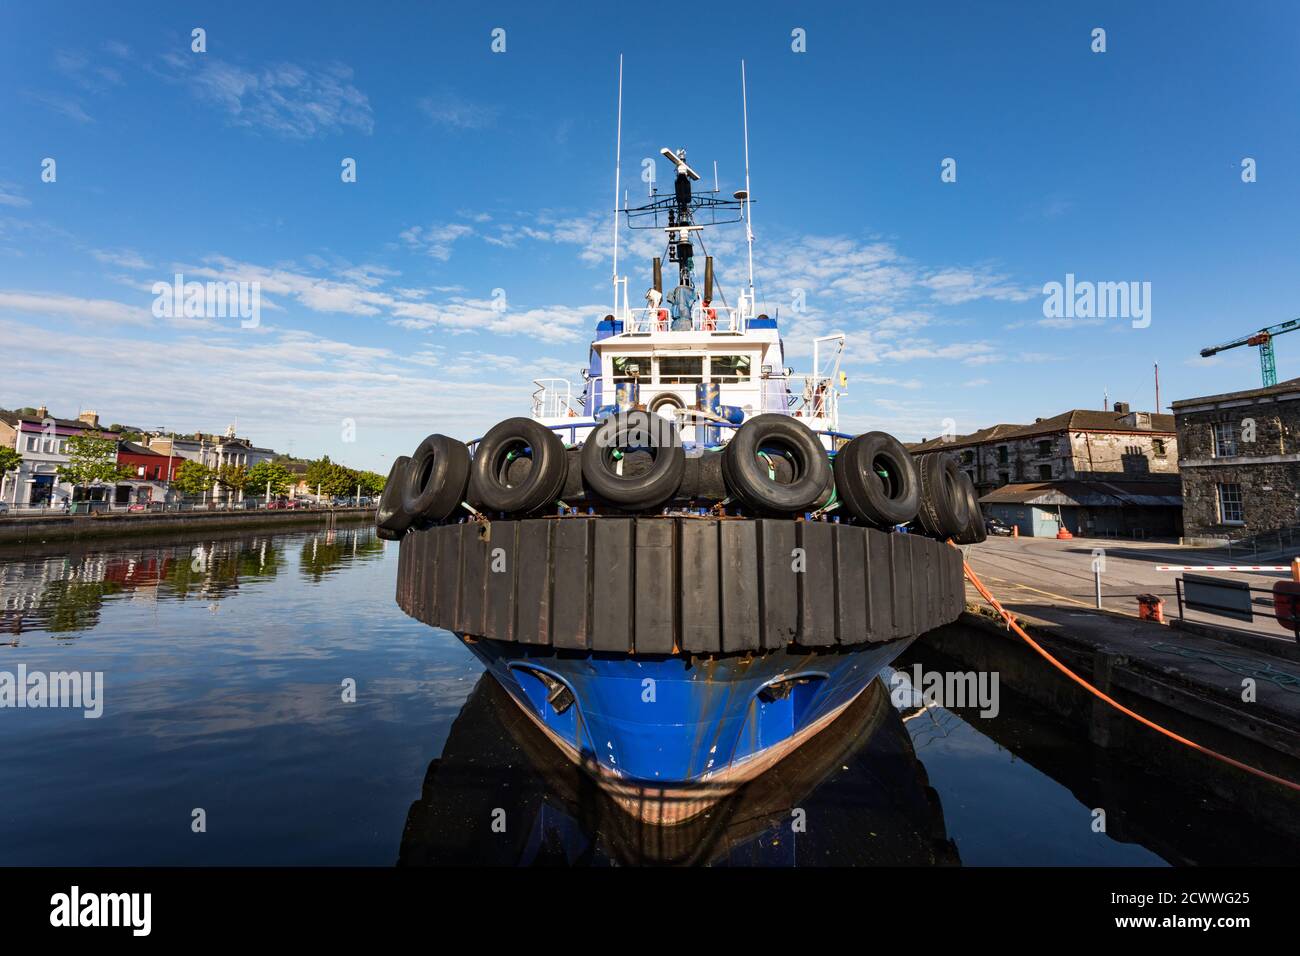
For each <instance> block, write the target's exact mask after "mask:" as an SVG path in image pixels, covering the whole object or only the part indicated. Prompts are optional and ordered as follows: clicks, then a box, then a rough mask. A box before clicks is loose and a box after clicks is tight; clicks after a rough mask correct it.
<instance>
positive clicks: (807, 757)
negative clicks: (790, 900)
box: [398, 675, 960, 866]
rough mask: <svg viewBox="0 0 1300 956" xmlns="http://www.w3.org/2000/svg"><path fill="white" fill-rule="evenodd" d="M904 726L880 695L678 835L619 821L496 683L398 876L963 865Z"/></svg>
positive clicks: (449, 752)
mask: <svg viewBox="0 0 1300 956" xmlns="http://www.w3.org/2000/svg"><path fill="white" fill-rule="evenodd" d="M959 862H960V861H959V859H958V856H957V849H956V847H955V845H954V844H953V842H952V841H951V840H950V839H949V838H948V835H947V833H946V830H945V826H944V820H943V809H942V807H941V806H940V804H939V799H938V795H937V794H936V793H935V792H934V790H933V789H932V788H931V787H930V786H929V783H928V780H927V778H926V774H925V768H924V767H923V766H922V765H921V764H920V762H919V761H918V760H917V758H916V754H915V752H914V751H913V749H912V740H911V737H910V736H909V735H908V733H907V729H906V727H905V726H904V724H903V720H902V717H901V716H900V714H899V713H898V711H896V710H895V709H894V707H893V705H892V704H891V703H890V700H889V694H888V692H887V690H886V688H885V687H884V685H883V684H882V683H881V682H880V681H879V680H877V681H875V682H874V683H873V684H872V685H871V686H870V687H868V688H867V690H866V691H864V692H863V693H862V694H860V695H859V696H858V698H857V699H856V700H855V701H854V702H853V703H852V704H851V705H850V706H849V707H848V708H847V709H846V710H845V711H844V712H843V714H841V715H840V716H839V718H838V719H837V720H836V721H835V722H834V723H833V724H831V726H829V727H828V728H827V729H826V730H824V731H823V732H822V733H820V734H818V735H817V736H816V737H814V738H813V739H812V740H810V741H809V742H808V743H806V744H805V745H804V746H802V747H800V748H799V749H798V750H796V751H795V752H794V753H793V754H791V755H790V756H788V757H786V758H785V759H784V760H782V761H781V762H780V763H779V764H777V765H776V766H775V767H773V768H772V769H771V770H769V771H767V772H766V773H764V774H763V775H761V776H759V777H758V778H756V779H754V780H753V781H750V782H749V783H748V784H746V785H744V786H743V787H742V788H741V789H740V790H739V791H738V792H737V793H735V794H734V795H732V796H730V797H727V798H724V799H723V800H721V801H719V802H718V803H717V804H716V805H714V806H713V807H712V808H711V809H710V810H708V811H706V812H705V813H702V814H700V815H699V816H696V817H694V818H693V819H691V820H690V821H688V822H686V823H683V824H680V825H677V826H671V827H663V826H656V825H654V824H648V823H644V822H642V821H640V820H638V819H636V818H634V817H633V816H631V815H629V814H628V813H626V812H625V811H624V810H622V809H620V807H619V806H618V804H617V803H615V802H614V800H612V799H611V798H610V797H608V796H606V795H605V794H604V793H603V792H602V791H601V790H600V788H599V787H598V786H597V785H596V783H595V781H594V780H593V779H592V777H591V775H590V774H588V773H585V772H584V771H583V770H582V768H580V767H578V766H575V765H574V764H573V763H572V762H570V761H569V760H568V759H567V758H566V757H565V756H564V755H563V754H561V753H560V752H559V751H558V750H557V749H556V748H555V747H554V746H553V745H552V744H551V743H550V741H548V740H547V739H546V737H545V736H543V734H542V733H541V732H540V731H539V730H538V729H537V727H536V726H534V725H533V723H532V722H531V721H530V720H529V719H528V718H527V717H526V716H525V715H524V714H523V713H522V712H521V711H520V710H519V708H518V707H517V706H516V705H515V703H514V702H513V701H512V700H511V699H510V697H509V695H508V694H507V693H506V692H505V691H504V690H502V689H501V687H500V685H499V684H498V683H497V682H496V681H495V680H494V679H493V678H492V677H491V676H490V675H484V676H483V677H481V678H480V679H479V682H478V684H477V686H476V687H475V688H474V691H473V692H472V693H471V695H470V697H469V699H468V700H467V701H466V703H465V706H464V708H463V709H462V710H461V712H460V714H459V716H458V717H457V718H456V720H455V722H454V723H453V724H452V727H451V731H450V734H449V736H448V738H447V742H446V744H445V746H444V747H443V751H442V756H441V757H440V758H437V759H435V760H434V761H433V762H432V763H431V764H430V765H429V769H428V772H427V773H426V774H425V778H424V789H423V792H422V794H421V795H420V799H418V800H417V801H415V802H414V803H413V804H411V809H410V811H409V813H408V814H407V819H406V828H405V830H404V831H403V833H402V844H401V850H400V855H399V858H398V865H399V866H421V865H434V866H446V865H455V864H495V865H506V866H512V865H518V866H538V865H559V866H566V865H569V866H573V865H595V866H602V865H603V866H609V865H642V864H647V865H654V864H668V865H700V864H711V865H737V864H743V865H769V866H794V865H799V866H808V865H933V864H957V863H959Z"/></svg>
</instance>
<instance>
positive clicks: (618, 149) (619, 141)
mask: <svg viewBox="0 0 1300 956" xmlns="http://www.w3.org/2000/svg"><path fill="white" fill-rule="evenodd" d="M622 160H623V54H622V53H620V54H619V55H618V132H617V133H616V134H615V139H614V315H615V316H617V315H618V190H619V172H620V170H621V168H622V164H623V163H622Z"/></svg>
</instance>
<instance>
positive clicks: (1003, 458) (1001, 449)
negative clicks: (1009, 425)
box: [998, 445, 1009, 465]
mask: <svg viewBox="0 0 1300 956" xmlns="http://www.w3.org/2000/svg"><path fill="white" fill-rule="evenodd" d="M1008 460H1009V457H1008V454H1007V446H1006V445H999V446H998V464H999V465H1005V464H1006V463H1007V461H1008Z"/></svg>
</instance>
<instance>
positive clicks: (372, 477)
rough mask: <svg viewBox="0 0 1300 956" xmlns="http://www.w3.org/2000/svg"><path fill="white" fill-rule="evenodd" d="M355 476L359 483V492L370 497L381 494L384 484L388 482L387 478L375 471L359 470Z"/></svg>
mask: <svg viewBox="0 0 1300 956" xmlns="http://www.w3.org/2000/svg"><path fill="white" fill-rule="evenodd" d="M357 478H358V479H359V481H360V484H361V493H362V494H363V495H369V496H370V497H371V498H374V497H376V496H377V495H379V494H381V493H382V492H383V490H384V485H385V484H387V483H388V479H387V478H386V477H385V476H384V475H381V474H379V473H378V472H376V471H363V472H359V473H358V475H357Z"/></svg>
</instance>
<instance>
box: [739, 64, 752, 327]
mask: <svg viewBox="0 0 1300 956" xmlns="http://www.w3.org/2000/svg"><path fill="white" fill-rule="evenodd" d="M740 109H741V116H742V118H743V122H744V127H745V242H746V243H747V244H748V245H749V307H750V308H751V309H753V308H755V306H754V214H753V210H752V209H751V205H752V204H753V202H754V197H753V194H752V193H751V192H750V191H749V93H748V91H747V89H746V85H745V61H744V60H741V61H740Z"/></svg>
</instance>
